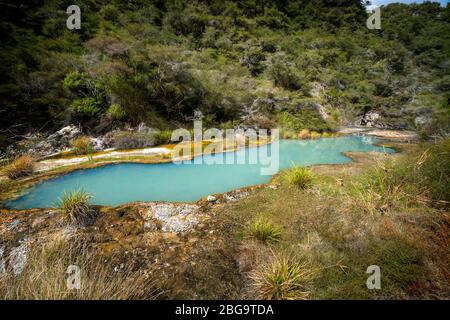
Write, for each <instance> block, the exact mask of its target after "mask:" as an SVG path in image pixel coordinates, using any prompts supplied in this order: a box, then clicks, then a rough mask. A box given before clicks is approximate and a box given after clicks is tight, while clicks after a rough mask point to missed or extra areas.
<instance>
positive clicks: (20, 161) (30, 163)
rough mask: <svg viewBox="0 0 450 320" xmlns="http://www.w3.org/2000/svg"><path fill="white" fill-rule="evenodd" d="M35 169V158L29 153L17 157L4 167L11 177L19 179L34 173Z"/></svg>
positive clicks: (7, 174)
mask: <svg viewBox="0 0 450 320" xmlns="http://www.w3.org/2000/svg"><path fill="white" fill-rule="evenodd" d="M33 171H34V160H33V158H32V157H30V156H28V155H24V156H21V157H19V158H17V159H15V160H14V161H13V162H12V163H10V164H9V165H7V166H5V167H4V168H3V173H4V174H5V175H6V176H7V177H8V178H10V179H18V178H21V177H26V176H29V175H30V174H32V173H33Z"/></svg>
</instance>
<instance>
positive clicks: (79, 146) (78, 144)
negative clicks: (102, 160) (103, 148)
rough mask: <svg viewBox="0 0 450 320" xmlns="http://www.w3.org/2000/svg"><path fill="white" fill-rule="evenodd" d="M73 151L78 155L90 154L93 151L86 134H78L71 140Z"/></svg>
mask: <svg viewBox="0 0 450 320" xmlns="http://www.w3.org/2000/svg"><path fill="white" fill-rule="evenodd" d="M72 148H73V152H74V153H75V154H78V155H82V154H90V153H92V152H93V151H94V148H93V147H92V143H91V139H90V138H89V137H87V136H80V137H78V138H76V139H74V140H73V141H72Z"/></svg>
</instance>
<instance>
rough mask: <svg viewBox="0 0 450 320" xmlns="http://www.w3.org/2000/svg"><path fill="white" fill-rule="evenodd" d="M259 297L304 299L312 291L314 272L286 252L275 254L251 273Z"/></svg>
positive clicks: (266, 298) (268, 298) (267, 298)
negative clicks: (269, 260) (270, 259)
mask: <svg viewBox="0 0 450 320" xmlns="http://www.w3.org/2000/svg"><path fill="white" fill-rule="evenodd" d="M251 279H252V286H253V288H254V290H255V291H256V294H257V295H258V298H259V299H264V300H304V299H307V298H308V296H309V294H310V292H309V289H310V286H311V282H312V280H313V273H312V272H311V270H310V269H309V268H308V267H307V266H306V264H304V263H299V262H297V261H296V260H295V259H294V258H292V257H290V256H288V255H286V254H278V255H275V256H274V257H273V259H272V261H271V262H268V263H267V264H264V265H262V266H259V268H258V269H257V270H256V271H255V272H254V273H253V274H252V275H251Z"/></svg>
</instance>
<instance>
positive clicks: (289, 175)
mask: <svg viewBox="0 0 450 320" xmlns="http://www.w3.org/2000/svg"><path fill="white" fill-rule="evenodd" d="M283 180H284V182H285V183H286V184H287V185H289V186H293V187H297V188H300V189H308V188H310V187H312V185H313V184H314V175H313V173H312V172H311V170H310V169H308V168H304V167H294V168H292V169H290V170H288V171H286V172H285V173H284V174H283Z"/></svg>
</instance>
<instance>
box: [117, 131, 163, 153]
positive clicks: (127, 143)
mask: <svg viewBox="0 0 450 320" xmlns="http://www.w3.org/2000/svg"><path fill="white" fill-rule="evenodd" d="M111 141H112V146H113V147H114V148H116V149H139V148H147V147H153V146H154V145H155V143H156V139H155V134H154V133H153V132H131V131H118V132H115V133H114V135H113V136H112V137H111Z"/></svg>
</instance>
